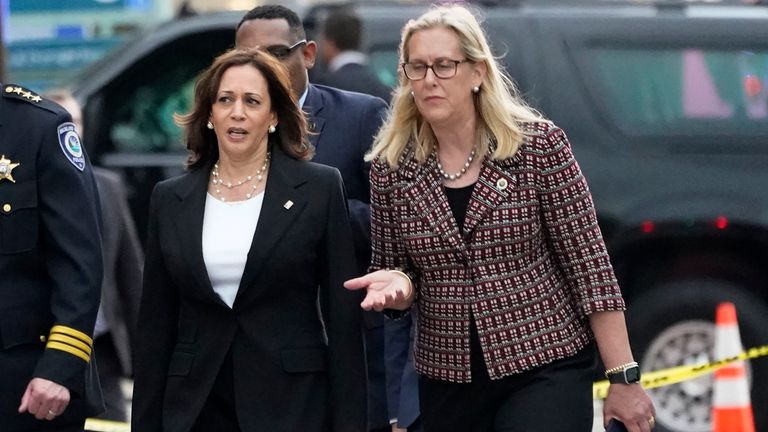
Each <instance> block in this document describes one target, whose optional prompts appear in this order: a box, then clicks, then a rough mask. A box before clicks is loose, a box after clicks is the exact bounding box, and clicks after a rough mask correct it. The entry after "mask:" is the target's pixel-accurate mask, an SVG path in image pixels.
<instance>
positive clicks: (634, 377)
mask: <svg viewBox="0 0 768 432" xmlns="http://www.w3.org/2000/svg"><path fill="white" fill-rule="evenodd" d="M605 376H606V377H607V378H608V381H609V382H610V383H611V384H633V383H636V382H640V366H638V364H637V363H629V364H626V365H622V366H621V367H619V368H614V369H611V370H610V371H606V373H605Z"/></svg>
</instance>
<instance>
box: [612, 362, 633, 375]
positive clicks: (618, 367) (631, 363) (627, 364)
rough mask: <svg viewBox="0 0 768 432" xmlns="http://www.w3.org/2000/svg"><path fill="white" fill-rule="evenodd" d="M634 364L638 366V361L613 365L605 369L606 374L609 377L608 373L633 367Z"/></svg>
mask: <svg viewBox="0 0 768 432" xmlns="http://www.w3.org/2000/svg"><path fill="white" fill-rule="evenodd" d="M634 366H638V364H637V362H636V361H632V362H629V363H624V364H623V365H619V366H616V367H612V368H610V369H606V370H605V376H606V377H608V375H611V374H615V373H616V372H621V371H623V370H624V369H627V368H631V367H634Z"/></svg>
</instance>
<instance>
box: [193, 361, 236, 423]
mask: <svg viewBox="0 0 768 432" xmlns="http://www.w3.org/2000/svg"><path fill="white" fill-rule="evenodd" d="M212 431H219V432H240V425H239V424H238V422H237V411H236V410H235V378H234V370H233V364H232V350H230V351H229V352H228V353H227V356H226V357H225V358H224V362H223V363H222V365H221V369H219V374H218V376H216V381H215V382H214V383H213V388H212V389H211V393H210V394H209V395H208V399H207V400H206V401H205V405H204V406H203V409H202V410H201V411H200V414H199V415H198V417H197V420H196V421H195V425H194V426H192V429H191V431H190V432H212Z"/></svg>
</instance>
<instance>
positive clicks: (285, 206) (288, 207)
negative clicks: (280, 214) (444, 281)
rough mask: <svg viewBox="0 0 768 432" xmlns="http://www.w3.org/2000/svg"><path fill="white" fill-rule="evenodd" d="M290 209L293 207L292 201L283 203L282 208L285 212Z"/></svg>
mask: <svg viewBox="0 0 768 432" xmlns="http://www.w3.org/2000/svg"><path fill="white" fill-rule="evenodd" d="M291 207H293V201H291V200H288V201H286V202H285V204H283V208H285V209H286V210H288V209H290V208H291Z"/></svg>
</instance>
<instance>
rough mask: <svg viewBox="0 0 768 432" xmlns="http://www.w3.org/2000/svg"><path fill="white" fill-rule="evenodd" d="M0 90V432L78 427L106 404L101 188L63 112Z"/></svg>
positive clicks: (23, 93)
mask: <svg viewBox="0 0 768 432" xmlns="http://www.w3.org/2000/svg"><path fill="white" fill-rule="evenodd" d="M0 92H1V93H2V95H1V96H0V429H2V430H3V431H11V432H22V431H24V432H26V431H57V432H70V431H73V432H74V431H82V430H83V424H84V421H85V418H86V417H88V416H92V415H95V414H98V413H99V412H101V410H102V409H103V402H102V398H101V391H100V389H99V383H98V378H97V377H96V366H95V364H94V362H93V361H92V358H93V355H92V354H93V353H92V351H93V341H92V339H91V335H92V333H93V326H94V322H95V319H96V311H97V309H98V306H99V293H100V291H101V277H102V262H101V259H102V258H101V246H100V241H101V238H100V237H101V236H100V227H99V211H98V197H97V192H96V185H95V183H94V180H93V175H92V172H91V166H90V164H89V162H88V159H87V157H86V155H85V151H84V149H83V147H82V144H81V142H80V138H79V136H78V135H77V132H75V130H74V129H75V126H74V124H72V122H71V118H70V116H69V114H68V113H67V112H66V111H65V110H64V109H63V108H61V107H60V106H58V105H56V104H54V103H53V102H50V101H48V100H46V99H43V98H42V97H40V96H38V95H37V94H35V93H33V92H31V91H29V90H27V89H25V88H23V87H20V86H15V85H1V84H0Z"/></svg>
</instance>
